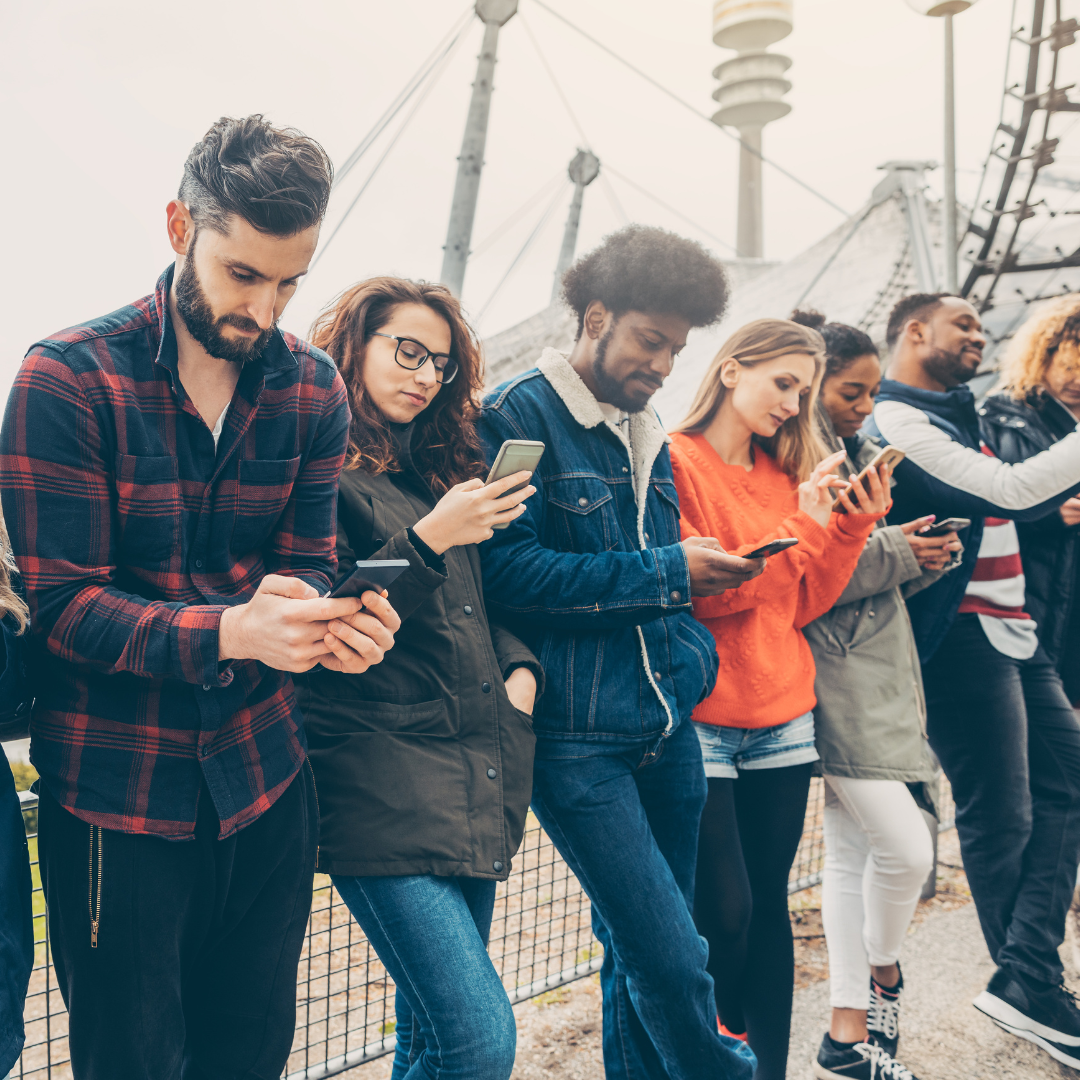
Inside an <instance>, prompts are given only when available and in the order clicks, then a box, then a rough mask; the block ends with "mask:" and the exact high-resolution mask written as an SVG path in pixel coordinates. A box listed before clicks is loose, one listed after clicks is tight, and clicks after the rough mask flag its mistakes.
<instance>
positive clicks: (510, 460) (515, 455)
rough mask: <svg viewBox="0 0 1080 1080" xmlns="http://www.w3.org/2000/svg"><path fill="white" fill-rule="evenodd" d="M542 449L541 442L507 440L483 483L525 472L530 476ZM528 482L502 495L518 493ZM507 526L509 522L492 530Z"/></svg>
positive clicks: (495, 526) (538, 462) (490, 482)
mask: <svg viewBox="0 0 1080 1080" xmlns="http://www.w3.org/2000/svg"><path fill="white" fill-rule="evenodd" d="M544 449H545V447H544V444H543V443H542V442H531V441H529V440H526V439H507V440H506V442H504V443H503V444H502V446H500V447H499V453H498V454H497V455H496V457H495V461H494V462H493V463H492V466H491V471H490V472H489V473H488V478H487V480H486V481H485V483H488V484H492V483H494V482H495V481H496V480H501V479H502V478H503V477H504V476H513V475H514V473H516V472H527V473H528V474H529V475H530V476H532V474H533V473H534V472H535V471H536V466H537V465H539V464H540V458H541V457H543V454H544ZM528 482H529V481H528V480H524V481H522V482H521V483H520V484H518V485H517V486H516V487H512V488H511V489H510V491H507V492H504V494H506V495H509V494H510V492H511V491H520V490H521V489H522V488H523V487H524V486H525V485H526V484H527V483H528ZM508 524H509V522H503V523H502V524H500V525H493V526H492V528H493V529H505V528H506V527H507V525H508Z"/></svg>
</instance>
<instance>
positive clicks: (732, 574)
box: [682, 536, 765, 596]
mask: <svg viewBox="0 0 1080 1080" xmlns="http://www.w3.org/2000/svg"><path fill="white" fill-rule="evenodd" d="M682 545H683V551H684V552H685V553H686V562H687V566H688V567H689V569H690V593H691V595H692V596H717V595H718V594H720V593H722V592H727V590H728V589H737V588H738V587H739V586H740V585H745V584H746V583H747V582H748V581H752V580H753V579H754V578H756V577H757V576H758V574H760V573H762V572H763V571H764V569H765V560H764V559H741V558H739V556H738V555H729V554H728V553H727V552H726V551H725V550H724V549H723V548H722V547H721V546H720V541H719V540H717V539H716V538H715V537H712V536H688V537H687V538H686V539H685V540H684V541H683V542H682Z"/></svg>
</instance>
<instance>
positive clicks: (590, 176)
mask: <svg viewBox="0 0 1080 1080" xmlns="http://www.w3.org/2000/svg"><path fill="white" fill-rule="evenodd" d="M567 172H568V173H569V174H570V179H571V180H573V181H574V197H573V198H572V199H571V200H570V213H569V214H567V216H566V228H565V229H564V230H563V238H562V248H561V249H560V251H559V261H558V263H556V265H555V282H554V284H553V285H552V287H551V302H552V303H553V304H554V303H555V301H556V300H558V299H559V292H560V291H561V290H562V279H563V274H565V273H566V271H567V270H569V269H570V264H571V263H572V262H573V261H574V251H575V249H576V248H577V234H578V226H580V224H581V204H582V201H583V200H584V198H585V189H586V188H587V187H588V186H589V185H590V184H591V183H592V182H593V181H594V180H595V179H596V178H597V177H598V176H599V175H600V159H599V158H598V157H597V156H596V155H595V154H594V153H593V152H592V151H591V150H579V151H578V152H577V154H575V155H574V159H573V160H572V161H571V162H570V166H569V168H568V169H567Z"/></svg>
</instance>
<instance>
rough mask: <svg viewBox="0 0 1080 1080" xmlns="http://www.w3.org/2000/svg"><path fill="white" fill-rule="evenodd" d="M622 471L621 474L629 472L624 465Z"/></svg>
mask: <svg viewBox="0 0 1080 1080" xmlns="http://www.w3.org/2000/svg"><path fill="white" fill-rule="evenodd" d="M622 471H623V472H629V471H630V470H629V469H628V468H627V467H626V466H625V465H624V466H623V467H622Z"/></svg>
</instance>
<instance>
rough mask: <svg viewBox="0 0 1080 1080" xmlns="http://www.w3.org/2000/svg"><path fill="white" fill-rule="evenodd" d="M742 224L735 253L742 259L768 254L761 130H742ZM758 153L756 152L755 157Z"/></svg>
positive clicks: (747, 128)
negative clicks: (765, 235)
mask: <svg viewBox="0 0 1080 1080" xmlns="http://www.w3.org/2000/svg"><path fill="white" fill-rule="evenodd" d="M739 139H740V140H741V141H742V145H741V146H740V147H739V223H738V229H737V230H736V234H735V251H736V254H737V255H738V256H739V258H740V259H760V258H761V257H762V256H763V255H764V254H765V242H764V237H763V234H762V205H761V127H760V126H757V125H755V126H753V127H741V128H739ZM755 151H757V152H756V153H755Z"/></svg>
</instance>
